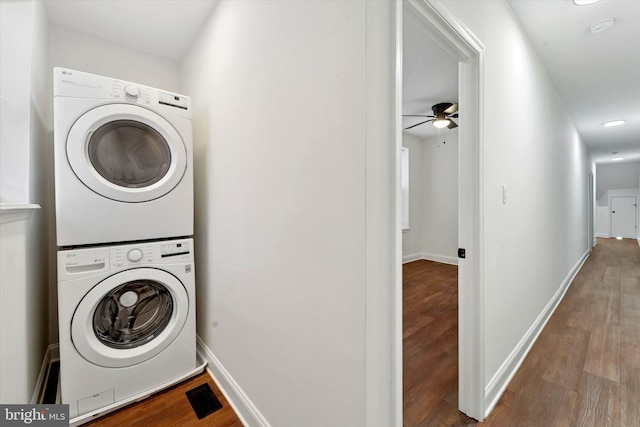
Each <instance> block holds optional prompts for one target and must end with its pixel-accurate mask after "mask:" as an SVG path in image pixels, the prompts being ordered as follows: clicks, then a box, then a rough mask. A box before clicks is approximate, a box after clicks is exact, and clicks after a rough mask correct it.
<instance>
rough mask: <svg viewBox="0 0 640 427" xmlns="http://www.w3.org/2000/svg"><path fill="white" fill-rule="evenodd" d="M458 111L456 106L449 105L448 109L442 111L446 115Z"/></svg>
mask: <svg viewBox="0 0 640 427" xmlns="http://www.w3.org/2000/svg"><path fill="white" fill-rule="evenodd" d="M456 111H458V104H451V106H450V107H449V108H447V109H446V110H444V111H443V113H445V114H446V115H449V114H453V113H455V112H456Z"/></svg>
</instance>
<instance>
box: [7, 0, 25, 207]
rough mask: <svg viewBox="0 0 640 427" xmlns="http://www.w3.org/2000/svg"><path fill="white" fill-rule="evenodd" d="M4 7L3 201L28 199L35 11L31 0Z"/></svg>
mask: <svg viewBox="0 0 640 427" xmlns="http://www.w3.org/2000/svg"><path fill="white" fill-rule="evenodd" d="M0 8H1V11H2V13H1V14H0V43H1V49H0V84H1V89H2V90H1V94H0V102H1V103H0V119H1V122H2V127H1V128H0V203H28V202H29V143H28V141H29V132H30V123H29V117H30V113H31V111H30V109H31V107H30V105H31V103H30V99H29V95H30V91H29V90H24V88H29V87H31V76H30V74H29V72H25V70H31V55H30V52H31V40H32V38H33V34H32V21H33V16H32V13H33V11H32V5H31V2H20V1H3V2H2V3H0Z"/></svg>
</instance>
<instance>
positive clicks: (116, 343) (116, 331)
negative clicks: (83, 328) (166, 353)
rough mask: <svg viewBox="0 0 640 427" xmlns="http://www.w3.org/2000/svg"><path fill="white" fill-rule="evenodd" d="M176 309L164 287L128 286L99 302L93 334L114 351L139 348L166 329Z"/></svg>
mask: <svg viewBox="0 0 640 427" xmlns="http://www.w3.org/2000/svg"><path fill="white" fill-rule="evenodd" d="M173 305H174V304H173V298H171V292H169V290H168V289H167V288H166V287H165V286H164V285H162V284H160V283H158V282H152V281H149V280H134V281H132V282H127V283H125V284H123V285H120V286H118V287H117V288H115V289H114V290H112V291H111V292H109V293H107V294H106V295H105V296H104V297H103V298H102V300H100V302H99V303H98V307H97V308H96V310H95V312H94V313H93V332H94V334H95V335H96V338H97V339H98V341H100V342H101V343H102V344H104V345H106V346H108V347H111V348H115V349H127V348H135V347H139V346H141V345H144V344H146V343H147V342H149V341H151V340H152V339H154V338H155V337H156V336H158V335H159V334H161V333H162V331H163V330H164V329H165V328H166V327H167V324H169V320H171V315H172V313H173Z"/></svg>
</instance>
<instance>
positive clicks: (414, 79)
mask: <svg viewBox="0 0 640 427" xmlns="http://www.w3.org/2000/svg"><path fill="white" fill-rule="evenodd" d="M44 3H45V4H46V8H47V13H48V16H49V20H50V21H51V22H52V23H54V24H57V25H59V26H61V27H64V28H68V29H71V30H74V31H78V32H81V33H85V34H89V35H93V36H95V37H99V38H102V39H104V40H107V41H110V42H113V43H117V44H120V45H123V46H127V47H130V48H133V49H136V50H139V51H142V52H146V53H151V54H154V55H157V56H159V57H162V58H167V59H170V60H174V61H178V60H180V59H181V58H182V56H183V55H184V53H185V52H186V50H187V49H188V47H189V45H190V44H191V43H192V41H193V39H194V37H195V36H196V34H197V33H198V31H199V30H200V29H201V27H202V26H203V24H204V22H205V20H206V19H207V17H208V16H209V15H210V14H211V12H212V10H213V8H214V7H215V5H216V4H217V2H216V0H162V1H150V0H55V1H46V2H44ZM509 3H510V5H511V7H512V8H513V10H514V12H515V15H516V16H517V18H518V19H519V20H520V22H521V23H522V25H523V27H524V29H525V32H526V33H527V35H528V37H529V39H530V40H531V43H532V45H533V46H534V48H535V49H536V50H537V52H538V54H539V56H540V58H541V59H542V61H543V63H544V64H545V67H546V68H547V70H548V72H549V75H550V77H551V79H552V81H553V82H554V84H555V86H556V88H557V89H558V91H559V93H560V96H561V97H562V99H563V100H564V103H565V105H566V106H567V109H568V111H569V113H570V115H571V116H572V117H573V120H574V122H575V124H576V127H577V128H578V130H579V132H580V134H581V135H582V137H583V139H584V141H585V142H586V143H587V145H588V146H589V147H590V149H591V151H592V154H593V157H594V160H596V161H597V162H605V161H609V159H610V158H611V157H613V155H612V154H611V152H612V151H618V152H619V154H618V156H623V157H625V159H627V160H640V0H603V1H601V2H599V3H596V4H593V5H590V6H583V7H578V6H574V5H573V2H572V1H571V0H509ZM609 17H614V18H616V25H614V26H613V28H611V29H609V30H607V31H604V32H602V33H598V34H592V33H591V32H590V31H589V27H590V26H591V25H592V24H594V23H595V22H597V21H600V20H602V19H605V18H609ZM404 23H405V25H404V34H403V37H404V46H403V49H404V52H403V53H404V55H403V56H404V63H403V68H404V73H403V74H404V76H403V86H404V87H403V106H402V107H403V114H431V106H432V105H434V104H437V103H439V102H457V101H458V69H457V62H456V61H455V59H453V58H452V57H450V56H449V55H448V54H447V53H446V52H445V51H444V50H443V49H441V48H440V47H439V46H438V45H437V44H436V43H434V42H433V40H432V39H431V37H430V36H429V35H428V34H427V32H426V31H425V30H424V29H423V28H422V27H421V24H420V22H419V21H418V19H417V18H416V17H415V16H413V15H412V14H411V13H405V16H404ZM462 119H463V118H462V117H461V118H460V120H462ZM615 119H623V120H626V121H627V123H626V124H625V125H623V126H619V127H613V128H604V127H603V126H602V123H604V122H606V121H609V120H615ZM416 120H417V119H415V118H406V119H403V124H404V127H407V126H410V125H412V124H415V123H417V121H416ZM458 122H459V121H458ZM448 131H449V130H443V131H441V133H444V134H445V135H446V132H448ZM407 133H410V134H413V135H416V136H418V137H420V138H426V137H430V136H434V135H436V129H435V128H434V127H433V126H432V125H431V124H429V123H427V124H424V125H421V126H417V127H416V128H414V129H412V130H410V131H407Z"/></svg>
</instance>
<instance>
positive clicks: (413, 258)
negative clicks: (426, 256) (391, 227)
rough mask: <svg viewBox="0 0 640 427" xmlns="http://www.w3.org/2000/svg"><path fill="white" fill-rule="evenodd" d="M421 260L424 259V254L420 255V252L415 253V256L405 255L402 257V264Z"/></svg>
mask: <svg viewBox="0 0 640 427" xmlns="http://www.w3.org/2000/svg"><path fill="white" fill-rule="evenodd" d="M420 259H422V253H420V252H418V253H415V254H409V255H404V256H403V257H402V263H403V264H406V263H408V262H413V261H418V260H420Z"/></svg>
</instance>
